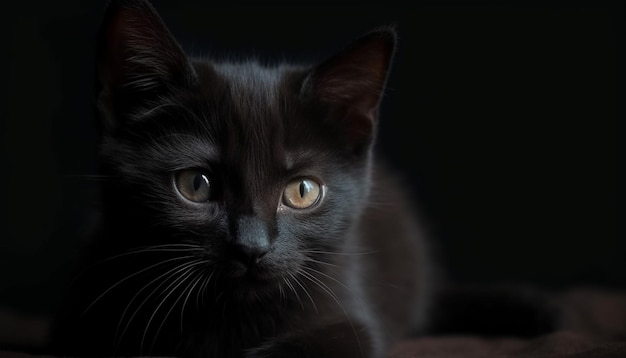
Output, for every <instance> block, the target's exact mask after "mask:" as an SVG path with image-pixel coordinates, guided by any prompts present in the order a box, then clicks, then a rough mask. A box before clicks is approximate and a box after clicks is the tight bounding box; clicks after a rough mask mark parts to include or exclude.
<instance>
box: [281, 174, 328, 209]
mask: <svg viewBox="0 0 626 358" xmlns="http://www.w3.org/2000/svg"><path fill="white" fill-rule="evenodd" d="M321 195H322V190H321V189H320V185H319V184H318V183H317V182H316V181H314V180H312V179H307V178H300V179H296V180H294V181H292V182H291V183H289V184H287V187H285V191H284V192H283V202H284V203H285V205H287V206H290V207H292V208H294V209H306V208H308V207H311V206H313V205H314V204H315V203H317V201H318V200H319V198H320V197H321Z"/></svg>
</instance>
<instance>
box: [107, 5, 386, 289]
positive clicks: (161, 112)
mask: <svg viewBox="0 0 626 358" xmlns="http://www.w3.org/2000/svg"><path fill="white" fill-rule="evenodd" d="M394 43H395V34H394V32H393V30H391V29H379V30H376V31H373V32H371V33H369V34H366V35H365V36H364V37H362V38H360V39H358V40H357V41H356V42H354V43H352V44H351V45H350V46H348V47H346V48H345V49H344V50H342V51H341V52H339V53H338V54H337V55H335V56H333V57H331V58H329V59H328V60H326V61H324V62H322V63H321V64H318V65H316V66H310V67H306V66H292V65H281V66H276V67H271V68H268V67H264V66H261V65H259V64H257V63H255V62H243V63H213V62H209V61H199V60H194V59H191V58H189V57H187V56H186V55H185V54H184V53H183V51H182V50H181V47H180V46H179V45H178V44H177V42H176V41H175V39H174V38H173V37H172V35H171V34H170V33H169V31H168V30H167V28H166V27H165V25H164V24H163V22H162V21H161V19H160V18H159V16H158V15H157V14H156V12H155V11H154V9H153V8H152V7H151V6H150V5H149V4H148V3H146V2H145V1H114V2H113V3H111V4H110V6H109V8H108V10H107V13H106V16H105V19H104V23H103V27H102V32H101V35H100V40H99V50H98V51H99V52H98V68H97V76H98V77H97V83H98V98H97V100H98V109H99V117H100V129H101V136H102V146H101V155H102V161H103V165H104V168H105V170H106V172H107V174H108V175H109V176H111V177H112V178H115V179H114V180H112V181H110V182H109V183H108V187H107V188H106V191H105V197H104V200H105V204H106V208H107V210H108V211H109V212H108V213H107V215H108V216H109V218H110V220H112V224H111V225H115V224H119V225H122V224H123V225H125V227H124V228H123V229H121V230H119V231H118V232H117V233H116V234H117V235H118V236H117V237H116V240H119V241H120V242H122V243H123V244H122V245H123V246H126V247H128V248H130V247H135V246H141V245H163V246H162V247H176V245H180V247H194V248H195V250H194V251H193V256H194V257H195V258H196V259H197V260H198V262H201V265H200V266H201V267H202V269H203V270H205V271H206V274H207V275H210V274H211V273H215V272H219V273H220V277H221V278H223V279H228V282H230V284H232V285H234V286H237V285H239V283H242V282H245V283H246V285H245V286H246V287H251V286H254V285H258V287H270V286H272V284H271V283H272V282H276V281H281V282H282V280H283V277H288V276H287V275H293V274H297V273H298V272H299V271H302V270H303V269H305V267H307V265H310V264H312V263H313V262H314V261H313V260H320V259H321V260H324V259H323V257H324V253H327V252H333V251H337V250H338V249H339V248H341V246H342V245H343V244H344V241H345V238H346V237H347V236H348V233H349V231H350V230H351V228H352V227H353V224H354V223H355V222H356V220H358V217H359V215H360V213H361V211H362V209H363V207H364V206H365V205H366V202H367V198H368V194H369V190H370V178H369V177H370V165H371V147H372V144H373V141H374V138H375V132H376V129H375V126H376V122H377V117H378V107H379V102H380V100H381V96H382V92H383V90H384V86H385V81H386V77H387V71H388V68H389V65H390V61H391V57H392V55H393V50H394ZM120 233H126V234H127V235H124V234H120ZM120 235H121V236H120ZM167 245H169V246H167ZM186 245H190V246H186ZM241 286H243V285H241Z"/></svg>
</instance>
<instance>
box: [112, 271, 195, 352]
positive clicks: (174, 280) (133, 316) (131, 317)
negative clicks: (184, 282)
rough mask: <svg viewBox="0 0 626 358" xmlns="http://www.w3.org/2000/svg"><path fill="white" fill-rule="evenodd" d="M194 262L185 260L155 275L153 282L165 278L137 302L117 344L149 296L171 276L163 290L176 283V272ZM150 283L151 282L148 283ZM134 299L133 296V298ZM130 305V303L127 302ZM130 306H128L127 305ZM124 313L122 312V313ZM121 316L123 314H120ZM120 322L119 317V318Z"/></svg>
mask: <svg viewBox="0 0 626 358" xmlns="http://www.w3.org/2000/svg"><path fill="white" fill-rule="evenodd" d="M194 262H197V261H191V262H185V263H183V264H180V265H177V266H176V267H174V268H172V269H170V270H168V271H167V272H165V273H164V274H162V275H160V276H159V277H157V279H155V280H153V282H155V281H156V280H158V279H161V278H163V277H164V276H167V277H166V278H164V279H163V281H162V282H161V283H160V284H158V285H157V286H156V287H155V288H154V289H153V290H152V292H150V293H149V294H148V296H147V297H146V298H144V299H143V301H141V303H140V304H139V306H137V308H135V312H133V314H132V315H131V316H130V318H129V319H128V321H127V322H126V325H125V326H124V330H123V331H122V333H121V335H120V337H119V339H118V344H119V342H121V341H122V339H123V338H124V335H125V334H126V331H128V328H129V327H130V324H131V323H132V322H133V319H134V318H135V316H136V315H137V314H138V313H139V311H141V308H142V307H143V306H144V305H145V304H146V302H148V300H149V299H150V297H152V296H153V295H154V294H155V293H156V292H157V291H158V290H159V289H160V288H161V287H162V286H163V285H165V284H167V283H168V281H170V280H171V279H172V278H173V281H172V283H170V284H169V286H168V287H166V288H165V290H167V289H168V288H169V287H171V286H172V284H174V283H176V282H177V281H178V279H179V278H180V276H178V277H177V275H178V273H180V272H181V271H184V270H185V269H187V268H188V267H189V266H190V265H191V264H193V263H194ZM150 284H152V282H151V283H150ZM133 299H134V298H133ZM129 305H130V303H129ZM128 307H130V306H128ZM123 315H124V314H123ZM122 318H123V316H122ZM120 322H121V319H120ZM116 334H117V333H116Z"/></svg>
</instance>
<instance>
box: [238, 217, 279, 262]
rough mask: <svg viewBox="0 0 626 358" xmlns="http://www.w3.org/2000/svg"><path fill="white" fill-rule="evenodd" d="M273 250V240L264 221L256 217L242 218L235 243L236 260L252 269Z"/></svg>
mask: <svg viewBox="0 0 626 358" xmlns="http://www.w3.org/2000/svg"><path fill="white" fill-rule="evenodd" d="M270 249H271V240H270V236H269V234H268V232H267V228H266V227H265V224H264V223H263V221H262V220H260V219H259V218H257V217H255V216H244V217H241V218H240V219H239V220H238V222H237V234H236V236H235V241H234V242H233V251H234V252H233V254H234V256H235V257H234V258H235V259H236V260H238V261H241V262H242V263H243V264H245V265H246V266H248V267H250V266H253V265H255V264H257V263H258V262H259V261H260V260H261V259H262V258H263V257H264V256H265V255H266V254H267V253H268V252H269V251H270Z"/></svg>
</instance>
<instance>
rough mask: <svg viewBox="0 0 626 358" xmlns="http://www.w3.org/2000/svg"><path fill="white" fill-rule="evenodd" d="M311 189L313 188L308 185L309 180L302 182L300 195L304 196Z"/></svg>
mask: <svg viewBox="0 0 626 358" xmlns="http://www.w3.org/2000/svg"><path fill="white" fill-rule="evenodd" d="M309 190H311V188H310V187H309V185H307V182H306V181H305V180H303V181H301V182H300V197H301V198H304V196H305V195H306V194H307V193H308V192H309Z"/></svg>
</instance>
